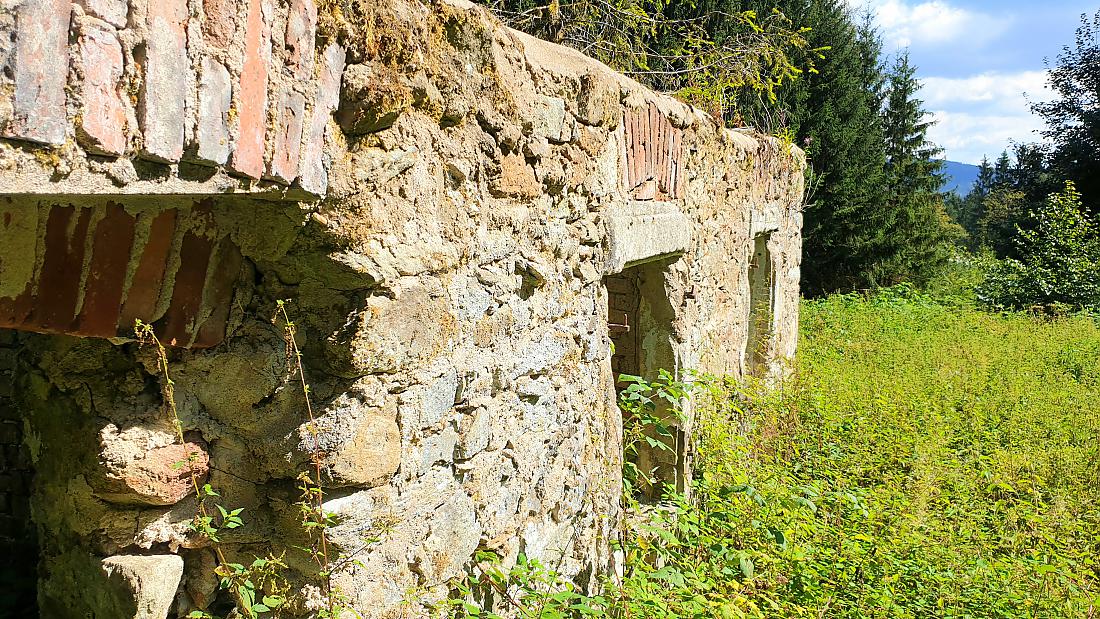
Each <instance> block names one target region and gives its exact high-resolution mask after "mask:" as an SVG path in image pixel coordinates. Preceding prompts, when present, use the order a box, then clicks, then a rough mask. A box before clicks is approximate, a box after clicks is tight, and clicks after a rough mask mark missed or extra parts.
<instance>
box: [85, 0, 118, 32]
mask: <svg viewBox="0 0 1100 619" xmlns="http://www.w3.org/2000/svg"><path fill="white" fill-rule="evenodd" d="M77 4H79V5H80V6H81V7H83V8H84V12H85V13H87V14H88V15H91V16H93V17H98V18H100V19H102V20H103V21H105V22H107V23H109V24H111V25H112V26H116V27H118V28H123V27H125V26H126V15H127V13H129V11H130V2H129V0H77Z"/></svg>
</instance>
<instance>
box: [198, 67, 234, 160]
mask: <svg viewBox="0 0 1100 619" xmlns="http://www.w3.org/2000/svg"><path fill="white" fill-rule="evenodd" d="M232 104H233V86H232V84H231V79H230V76H229V70H228V69H226V68H225V67H224V66H222V64H221V63H220V62H218V61H217V60H214V59H213V58H206V59H204V60H203V63H202V76H201V77H200V78H199V122H198V130H197V131H196V134H195V140H196V142H197V143H198V148H197V149H196V151H195V156H196V157H197V158H198V159H199V160H201V161H206V162H209V163H213V164H215V165H222V164H224V163H225V162H226V161H228V160H229V140H230V137H229V108H230V106H231V105H232Z"/></svg>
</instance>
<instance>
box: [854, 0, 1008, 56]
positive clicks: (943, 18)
mask: <svg viewBox="0 0 1100 619" xmlns="http://www.w3.org/2000/svg"><path fill="white" fill-rule="evenodd" d="M847 1H848V4H849V5H850V6H852V7H853V8H856V9H860V10H861V9H864V8H867V9H870V10H871V11H872V12H873V13H874V15H875V22H876V23H877V24H878V26H879V27H880V28H882V32H883V35H884V37H885V39H886V43H887V49H889V48H891V47H896V48H902V47H909V46H914V45H926V44H927V45H941V44H943V43H948V42H970V43H976V42H978V40H982V41H985V40H989V39H990V38H993V37H995V36H996V35H997V34H999V33H1000V32H1001V31H1003V30H1004V28H1006V27H1007V26H1008V20H1007V19H1004V18H997V17H994V16H992V15H987V14H983V13H975V12H973V11H969V10H967V9H963V8H960V7H957V6H953V5H951V4H949V3H948V2H944V1H943V0H928V1H926V2H917V3H911V2H907V1H905V0H847Z"/></svg>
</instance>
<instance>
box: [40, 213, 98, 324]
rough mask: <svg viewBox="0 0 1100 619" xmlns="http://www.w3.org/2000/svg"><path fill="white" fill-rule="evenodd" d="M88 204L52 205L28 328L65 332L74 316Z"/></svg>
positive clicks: (90, 216) (90, 214) (82, 264)
mask: <svg viewBox="0 0 1100 619" xmlns="http://www.w3.org/2000/svg"><path fill="white" fill-rule="evenodd" d="M92 211H93V209H90V208H80V209H78V208H74V207H72V206H54V207H52V208H51V209H50V215H49V218H48V219H47V221H46V238H45V245H46V251H45V256H44V257H43V259H42V269H41V271H40V273H39V276H38V292H37V294H36V296H35V299H34V303H35V307H34V312H33V313H32V316H31V319H30V320H29V321H28V323H27V324H26V325H25V326H26V327H27V328H29V329H31V330H37V329H42V330H45V331H54V332H66V331H68V330H69V329H71V328H72V326H73V322H74V321H75V319H76V306H77V300H78V297H79V294H80V284H81V279H82V278H81V274H82V272H83V271H84V252H85V251H86V248H85V239H86V238H87V235H88V224H89V223H90V222H91V219H92Z"/></svg>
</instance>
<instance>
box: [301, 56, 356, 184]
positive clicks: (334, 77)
mask: <svg viewBox="0 0 1100 619" xmlns="http://www.w3.org/2000/svg"><path fill="white" fill-rule="evenodd" d="M344 56H345V54H344V48H343V47H340V46H339V45H336V44H330V45H329V46H328V47H326V48H325V51H324V53H323V54H322V56H321V74H320V75H319V76H318V77H317V93H316V95H315V96H314V98H313V116H312V117H311V118H310V119H309V130H308V133H307V134H306V138H305V147H304V148H303V149H302V160H301V163H300V164H299V166H298V176H299V178H298V184H299V185H300V186H301V187H302V189H304V190H306V191H308V192H310V193H312V194H314V195H318V196H323V195H325V193H326V192H327V191H328V163H327V162H326V160H325V156H326V155H325V131H326V130H327V128H328V123H329V120H330V119H331V118H332V112H333V111H335V110H336V106H337V104H339V103H340V80H341V78H342V77H343V75H344V60H345V58H344Z"/></svg>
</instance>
